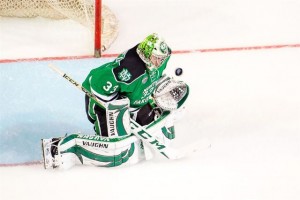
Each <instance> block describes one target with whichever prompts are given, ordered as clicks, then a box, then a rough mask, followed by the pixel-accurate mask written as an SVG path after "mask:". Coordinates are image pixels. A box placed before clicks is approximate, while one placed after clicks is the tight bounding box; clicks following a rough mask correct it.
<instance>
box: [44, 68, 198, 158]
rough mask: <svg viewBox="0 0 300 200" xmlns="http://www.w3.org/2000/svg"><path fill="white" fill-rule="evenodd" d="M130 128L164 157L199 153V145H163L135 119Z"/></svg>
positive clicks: (84, 90) (89, 93) (58, 70)
mask: <svg viewBox="0 0 300 200" xmlns="http://www.w3.org/2000/svg"><path fill="white" fill-rule="evenodd" d="M48 66H49V67H50V68H51V69H52V70H54V71H55V72H57V73H58V74H59V75H60V76H62V77H63V78H65V79H66V80H67V81H69V82H70V83H71V84H72V85H73V86H75V87H76V88H77V89H79V90H81V91H83V92H84V93H85V94H86V95H87V96H88V97H90V98H91V99H93V100H95V101H96V102H97V104H98V105H99V106H100V107H102V108H104V109H105V106H104V105H102V103H101V102H100V101H99V100H98V99H97V97H96V96H95V95H94V94H93V93H91V92H89V91H88V90H87V89H85V88H84V87H83V86H82V85H81V84H79V83H78V82H77V81H75V80H74V79H72V78H71V77H70V76H69V75H67V74H66V73H64V72H63V71H61V70H60V69H59V68H58V67H56V66H55V65H53V64H49V65H48ZM130 127H131V131H132V133H133V134H134V135H135V136H137V137H138V138H139V139H141V140H142V141H143V142H145V143H146V144H147V145H148V146H150V147H151V148H152V149H154V150H155V151H157V152H159V153H160V154H162V155H163V156H164V157H166V158H168V159H179V158H182V157H184V156H185V155H186V154H188V153H190V152H195V151H197V149H198V148H197V145H189V146H187V147H185V148H183V149H181V151H178V150H177V149H173V148H171V147H168V146H165V145H163V143H162V142H161V141H159V140H158V139H156V138H155V137H154V136H153V135H151V134H150V133H149V132H148V131H147V130H146V129H145V128H144V127H142V126H141V125H139V124H138V123H137V122H135V121H134V120H133V119H131V118H130Z"/></svg>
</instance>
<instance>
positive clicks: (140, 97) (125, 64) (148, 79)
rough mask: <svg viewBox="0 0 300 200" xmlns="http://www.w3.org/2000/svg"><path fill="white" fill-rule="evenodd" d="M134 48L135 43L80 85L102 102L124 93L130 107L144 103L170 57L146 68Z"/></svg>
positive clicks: (136, 106)
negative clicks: (158, 65) (152, 67)
mask: <svg viewBox="0 0 300 200" xmlns="http://www.w3.org/2000/svg"><path fill="white" fill-rule="evenodd" d="M136 48H137V46H135V47H133V48H132V49H130V50H128V51H127V52H125V53H123V54H121V55H119V56H118V57H117V58H116V59H115V60H114V61H112V62H110V63H107V64H104V65H102V66H100V67H98V68H96V69H93V70H91V72H90V73H89V75H88V76H87V78H86V79H85V81H84V82H83V84H82V85H83V87H84V88H86V89H87V90H89V91H90V92H92V93H93V94H95V95H96V96H97V97H98V98H99V99H100V100H102V101H104V102H107V101H111V100H113V99H115V98H117V96H119V95H123V96H126V97H128V98H129V100H130V107H132V108H139V107H142V106H144V105H145V104H147V103H148V102H149V100H150V98H151V95H152V93H153V92H154V89H155V87H156V83H157V81H158V80H159V79H160V78H161V76H162V73H163V71H164V70H165V68H166V65H167V62H168V60H169V57H168V58H167V59H166V60H165V61H164V62H163V63H162V65H161V66H160V67H159V68H157V69H154V70H149V69H148V68H147V67H146V65H145V63H144V62H143V61H142V60H141V59H140V57H139V56H138V54H137V53H136Z"/></svg>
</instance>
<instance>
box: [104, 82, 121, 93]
mask: <svg viewBox="0 0 300 200" xmlns="http://www.w3.org/2000/svg"><path fill="white" fill-rule="evenodd" d="M106 84H107V85H105V86H103V89H104V90H105V91H106V92H108V91H109V90H110V89H111V87H112V84H111V82H109V81H107V82H106ZM117 88H118V86H117V85H116V86H114V88H113V90H112V91H110V92H109V93H114V92H115V91H116V89H117Z"/></svg>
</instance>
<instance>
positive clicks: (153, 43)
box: [137, 33, 171, 68]
mask: <svg viewBox="0 0 300 200" xmlns="http://www.w3.org/2000/svg"><path fill="white" fill-rule="evenodd" d="M137 54H138V55H139V57H140V58H141V59H142V60H143V61H144V62H145V63H146V64H147V66H148V67H150V68H152V67H159V66H161V65H162V64H163V62H164V61H165V60H166V59H167V58H168V57H169V56H170V55H171V49H170V48H169V47H168V45H167V44H166V43H165V40H164V39H163V38H162V37H160V36H159V35H158V34H156V33H153V34H151V35H149V36H147V37H146V38H145V39H144V40H143V41H142V42H141V43H140V44H139V45H138V47H137Z"/></svg>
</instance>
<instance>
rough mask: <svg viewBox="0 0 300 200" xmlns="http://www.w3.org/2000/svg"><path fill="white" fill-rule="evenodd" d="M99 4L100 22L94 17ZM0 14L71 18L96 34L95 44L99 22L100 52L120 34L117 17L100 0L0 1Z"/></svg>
mask: <svg viewBox="0 0 300 200" xmlns="http://www.w3.org/2000/svg"><path fill="white" fill-rule="evenodd" d="M97 6H98V7H100V8H98V9H100V13H101V17H99V22H97V17H96V18H95V10H96V7H97ZM96 13H97V12H96ZM0 16H3V17H23V18H32V17H45V18H51V19H56V20H58V19H66V18H67V19H71V20H74V21H76V22H78V23H80V24H82V25H83V26H85V27H87V28H88V29H89V30H90V31H91V32H92V33H93V34H94V35H95V39H94V41H95V43H96V42H97V39H98V38H96V37H97V34H95V32H97V31H99V30H98V29H97V26H95V24H96V23H99V24H100V33H101V34H99V36H98V37H100V41H101V46H100V47H99V48H101V49H100V51H104V50H106V49H107V48H109V47H110V45H111V44H112V43H113V41H114V40H115V39H116V37H117V34H118V21H117V19H116V16H115V15H114V13H113V12H112V11H111V10H110V9H109V8H108V7H107V6H105V5H103V4H102V3H101V0H1V1H0ZM95 19H96V20H95ZM95 27H96V28H95ZM96 29H97V30H96ZM95 48H96V44H95ZM95 51H96V49H95ZM95 54H96V53H95Z"/></svg>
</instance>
